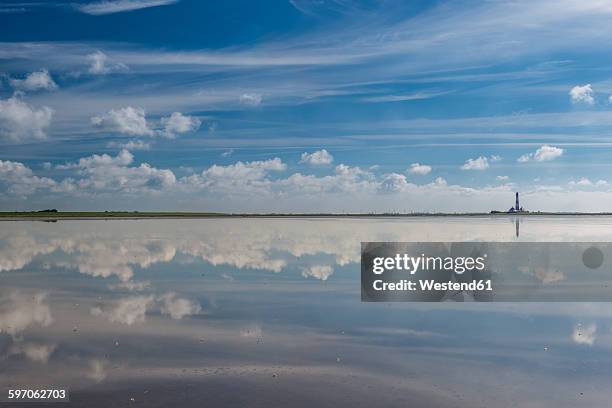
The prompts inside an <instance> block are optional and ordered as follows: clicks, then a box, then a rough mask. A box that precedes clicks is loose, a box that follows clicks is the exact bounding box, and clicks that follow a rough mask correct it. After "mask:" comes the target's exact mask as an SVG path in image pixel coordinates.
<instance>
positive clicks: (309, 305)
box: [0, 217, 612, 407]
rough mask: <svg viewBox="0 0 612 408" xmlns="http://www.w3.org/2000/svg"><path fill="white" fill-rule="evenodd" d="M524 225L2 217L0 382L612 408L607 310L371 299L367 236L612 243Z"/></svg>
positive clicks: (559, 222)
mask: <svg viewBox="0 0 612 408" xmlns="http://www.w3.org/2000/svg"><path fill="white" fill-rule="evenodd" d="M520 223H521V224H520V227H521V229H520V233H521V234H520V237H519V238H517V237H516V236H515V231H516V225H515V220H513V219H509V218H487V217H483V218H425V217H423V218H410V219H398V218H373V219H299V218H295V219H203V220H133V221H126V220H123V221H60V222H57V223H44V222H27V221H21V222H2V223H0V366H1V367H2V369H1V370H0V387H1V388H2V389H3V390H4V389H6V388H8V387H11V386H14V387H17V386H19V387H24V386H27V385H31V386H42V385H45V386H55V387H61V386H64V387H67V388H69V389H70V390H71V391H72V396H71V398H72V401H73V402H75V403H77V405H90V406H96V405H100V406H105V405H108V404H111V403H112V404H114V405H122V404H130V403H134V402H140V403H147V404H148V405H151V406H156V404H157V405H159V406H162V405H164V404H168V403H170V402H172V403H180V404H181V405H183V406H192V405H193V406H201V404H202V403H203V402H206V403H207V404H208V405H213V406H214V405H227V406H245V405H248V406H281V405H283V406H287V405H291V406H310V405H318V406H338V404H352V405H353V406H368V405H371V404H376V405H379V406H380V405H387V406H407V404H413V406H440V407H450V406H454V407H457V406H459V407H477V406H483V407H490V406H497V407H500V406H502V407H503V406H508V407H510V406H517V405H520V406H527V407H530V406H533V407H536V406H557V407H575V406H576V405H577V404H579V403H580V404H584V405H585V406H604V405H607V401H608V400H609V398H610V392H609V390H608V387H607V384H608V382H609V380H610V378H612V369H611V368H610V367H612V364H611V363H612V358H611V357H612V353H610V348H611V346H612V336H611V328H612V325H611V324H610V316H612V307H610V306H609V305H608V304H607V303H573V304H571V303H522V304H521V303H496V304H493V303H486V304H484V303H483V304H468V303H455V302H453V303H443V304H416V303H413V304H408V303H395V304H387V303H385V304H363V303H361V302H360V292H359V289H360V287H359V259H360V258H359V257H360V252H359V251H360V242H361V241H429V240H431V241H465V240H483V241H484V240H486V241H515V240H521V241H608V240H610V239H611V238H612V228H611V227H612V218H602V217H571V218H563V217H551V218H544V217H543V218H534V217H530V218H525V219H522V220H520ZM3 392H4V391H3ZM132 398H133V399H134V401H131V399H132ZM73 406H74V404H73Z"/></svg>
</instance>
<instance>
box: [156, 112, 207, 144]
mask: <svg viewBox="0 0 612 408" xmlns="http://www.w3.org/2000/svg"><path fill="white" fill-rule="evenodd" d="M201 124H202V121H200V119H198V118H195V117H193V116H187V115H183V114H182V113H180V112H174V113H172V115H170V116H168V117H167V118H162V119H161V125H162V127H163V130H162V132H161V134H162V135H163V136H165V137H168V138H174V137H176V135H177V134H180V133H187V132H195V131H196V130H198V129H199V128H200V125H201Z"/></svg>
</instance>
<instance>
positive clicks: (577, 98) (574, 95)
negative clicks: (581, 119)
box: [569, 84, 595, 105]
mask: <svg viewBox="0 0 612 408" xmlns="http://www.w3.org/2000/svg"><path fill="white" fill-rule="evenodd" d="M569 95H570V99H571V101H572V103H575V104H584V105H593V104H595V96H594V93H593V88H592V87H591V84H586V85H576V86H575V87H573V88H572V89H570V91H569Z"/></svg>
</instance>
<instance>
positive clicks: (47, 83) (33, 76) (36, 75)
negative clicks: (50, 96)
mask: <svg viewBox="0 0 612 408" xmlns="http://www.w3.org/2000/svg"><path fill="white" fill-rule="evenodd" d="M10 83H11V86H12V87H13V88H15V89H19V90H22V91H38V90H41V89H44V90H47V91H53V90H55V89H57V88H58V87H57V84H56V83H55V81H53V78H51V75H50V74H49V71H47V70H46V69H42V70H40V71H35V72H31V73H29V74H28V75H27V76H26V77H25V79H11V80H10Z"/></svg>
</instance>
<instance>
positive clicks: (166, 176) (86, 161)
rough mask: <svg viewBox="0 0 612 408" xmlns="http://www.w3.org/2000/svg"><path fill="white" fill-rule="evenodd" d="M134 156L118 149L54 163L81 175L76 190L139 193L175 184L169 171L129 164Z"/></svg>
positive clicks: (145, 165) (147, 165) (144, 165)
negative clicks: (62, 163) (112, 151)
mask: <svg viewBox="0 0 612 408" xmlns="http://www.w3.org/2000/svg"><path fill="white" fill-rule="evenodd" d="M133 160H134V156H133V155H132V154H131V153H130V152H129V151H127V150H121V151H120V152H119V153H118V154H117V156H115V157H112V156H109V155H107V154H102V155H97V154H94V155H92V156H89V157H84V158H82V159H80V160H79V161H78V162H77V163H69V164H66V165H60V166H56V168H58V169H60V170H69V169H77V170H78V172H79V175H81V176H84V177H83V178H81V179H79V180H78V181H77V185H78V187H79V190H80V191H82V192H83V191H87V190H91V191H115V192H124V193H143V192H153V191H159V190H166V189H168V188H170V187H172V186H173V185H174V184H175V183H176V177H175V175H174V173H173V172H172V171H171V170H168V169H156V168H155V167H152V166H151V165H149V164H148V163H141V164H140V166H137V167H129V165H130V164H131V163H132V162H133Z"/></svg>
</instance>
